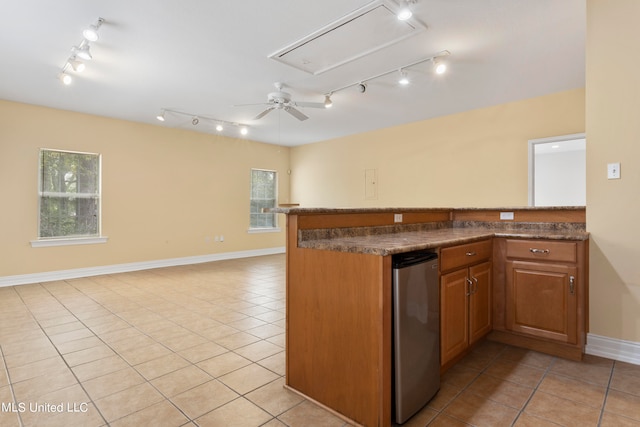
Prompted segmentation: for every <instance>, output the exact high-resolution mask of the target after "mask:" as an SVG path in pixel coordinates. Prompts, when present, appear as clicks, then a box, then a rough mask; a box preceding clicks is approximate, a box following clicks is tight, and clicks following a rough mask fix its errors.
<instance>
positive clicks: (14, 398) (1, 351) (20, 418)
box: [0, 345, 24, 427]
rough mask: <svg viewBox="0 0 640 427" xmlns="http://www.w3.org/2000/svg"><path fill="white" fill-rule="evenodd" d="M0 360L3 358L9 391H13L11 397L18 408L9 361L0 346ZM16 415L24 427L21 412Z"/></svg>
mask: <svg viewBox="0 0 640 427" xmlns="http://www.w3.org/2000/svg"><path fill="white" fill-rule="evenodd" d="M0 358H2V364H3V366H4V373H5V375H6V376H7V382H8V383H9V390H11V396H12V397H13V404H14V405H16V406H17V405H18V399H16V392H15V390H14V389H13V383H12V382H11V375H10V374H9V368H7V360H6V359H5V357H4V351H3V350H2V345H0ZM12 409H14V408H12ZM16 415H17V416H18V422H19V423H20V427H24V423H23V422H22V416H20V411H18V412H17V413H16Z"/></svg>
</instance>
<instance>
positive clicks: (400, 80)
mask: <svg viewBox="0 0 640 427" xmlns="http://www.w3.org/2000/svg"><path fill="white" fill-rule="evenodd" d="M398 84H400V85H402V86H406V85H408V84H409V77H408V76H407V72H406V71H405V70H400V77H399V78H398Z"/></svg>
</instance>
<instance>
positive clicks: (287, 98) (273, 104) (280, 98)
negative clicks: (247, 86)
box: [236, 83, 326, 121]
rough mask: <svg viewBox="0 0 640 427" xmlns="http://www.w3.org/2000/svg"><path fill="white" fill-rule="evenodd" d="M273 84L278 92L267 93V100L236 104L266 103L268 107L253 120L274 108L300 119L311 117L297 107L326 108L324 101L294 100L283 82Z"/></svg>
mask: <svg viewBox="0 0 640 427" xmlns="http://www.w3.org/2000/svg"><path fill="white" fill-rule="evenodd" d="M273 85H274V86H275V88H276V92H271V93H269V94H268V95H267V102H264V103H259V104H242V105H236V107H244V106H247V105H266V106H267V108H266V109H265V110H264V111H262V112H261V113H260V114H258V115H257V116H255V117H254V118H253V120H259V119H261V118H263V117H264V116H266V115H267V114H269V113H270V112H272V111H273V110H284V111H286V112H287V113H289V114H291V115H292V116H293V117H295V118H296V119H298V120H300V121H303V120H307V119H308V118H309V117H307V116H306V115H305V114H304V113H302V111H300V110H298V109H297V108H295V107H309V108H326V105H325V104H324V103H322V102H297V101H293V100H292V99H291V94H290V93H288V92H284V91H283V90H282V89H283V87H284V85H283V84H282V83H274V84H273Z"/></svg>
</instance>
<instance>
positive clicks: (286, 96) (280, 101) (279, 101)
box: [267, 92, 291, 105]
mask: <svg viewBox="0 0 640 427" xmlns="http://www.w3.org/2000/svg"><path fill="white" fill-rule="evenodd" d="M267 98H268V100H269V102H273V103H274V104H276V105H284V104H288V103H289V102H290V101H291V94H290V93H287V92H271V93H270V94H269V95H267Z"/></svg>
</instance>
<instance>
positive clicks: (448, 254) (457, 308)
mask: <svg viewBox="0 0 640 427" xmlns="http://www.w3.org/2000/svg"><path fill="white" fill-rule="evenodd" d="M491 251H492V249H491V240H483V241H481V242H475V243H470V244H466V245H459V246H454V247H450V248H444V249H442V250H441V251H440V273H441V276H440V304H441V307H440V313H441V317H440V363H441V365H442V366H445V365H446V364H447V363H449V362H451V361H453V360H454V359H456V358H457V357H458V356H460V355H462V354H464V352H465V351H466V350H467V348H469V347H470V346H471V345H472V344H474V343H475V342H476V341H478V340H479V339H480V338H482V337H483V336H485V335H486V334H487V333H489V331H491V295H492V292H491V263H490V262H489V261H488V260H489V259H490V257H491Z"/></svg>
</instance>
